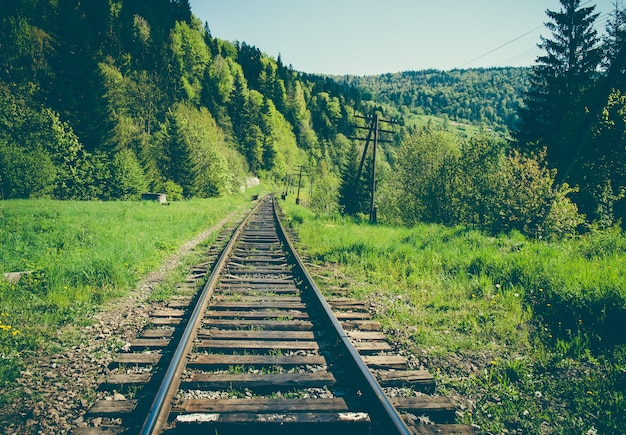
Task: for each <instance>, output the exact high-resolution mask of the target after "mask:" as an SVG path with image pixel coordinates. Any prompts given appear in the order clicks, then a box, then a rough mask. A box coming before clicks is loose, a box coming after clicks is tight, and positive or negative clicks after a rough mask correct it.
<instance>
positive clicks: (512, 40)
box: [461, 24, 543, 68]
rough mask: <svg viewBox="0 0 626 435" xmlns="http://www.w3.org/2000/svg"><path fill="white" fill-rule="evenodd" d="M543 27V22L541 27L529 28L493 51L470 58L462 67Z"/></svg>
mask: <svg viewBox="0 0 626 435" xmlns="http://www.w3.org/2000/svg"><path fill="white" fill-rule="evenodd" d="M541 28H543V24H542V25H541V26H539V27H535V28H534V29H532V30H529V31H528V32H526V33H524V34H523V35H520V36H518V37H516V38H514V39H511V40H510V41H508V42H505V43H504V44H502V45H500V46H498V47H496V48H494V49H493V50H491V51H488V52H487V53H485V54H482V55H480V56H478V57H477V58H475V59H472V60H470V61H469V62H466V63H464V64H463V65H461V68H463V67H464V66H467V65H469V64H471V63H474V62H476V61H477V60H479V59H482V58H483V57H485V56H488V55H490V54H491V53H493V52H494V51H498V50H500V49H501V48H502V47H506V46H507V45H509V44H512V43H513V42H515V41H517V40H518V39H521V38H523V37H524V36H526V35H529V34H531V33H533V32H536V31H537V30H539V29H541Z"/></svg>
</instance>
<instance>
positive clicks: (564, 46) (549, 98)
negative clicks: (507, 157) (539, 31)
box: [516, 0, 602, 181]
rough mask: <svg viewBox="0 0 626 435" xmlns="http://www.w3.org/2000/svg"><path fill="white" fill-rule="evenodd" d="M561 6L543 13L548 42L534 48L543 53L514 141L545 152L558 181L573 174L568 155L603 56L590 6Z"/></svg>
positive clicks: (564, 2) (565, 1) (571, 0)
mask: <svg viewBox="0 0 626 435" xmlns="http://www.w3.org/2000/svg"><path fill="white" fill-rule="evenodd" d="M560 2H561V10H560V11H559V12H554V11H550V10H548V11H546V14H547V15H548V17H549V18H550V19H551V21H550V22H548V23H546V27H547V28H548V30H550V31H551V32H552V38H551V39H548V38H544V37H542V38H541V41H542V42H541V44H539V47H540V48H542V49H543V50H545V54H544V55H542V56H540V57H539V58H538V59H537V64H536V65H535V66H534V67H533V71H532V74H531V77H530V88H529V91H528V92H527V94H526V95H525V98H524V104H525V107H524V108H522V109H521V110H520V128H519V129H518V131H517V134H516V136H517V137H516V139H517V141H518V144H519V145H520V146H521V148H522V149H525V150H527V151H528V150H532V151H537V150H540V149H541V148H543V147H546V148H547V152H548V155H547V160H548V163H549V164H550V165H551V166H552V167H554V168H556V169H557V170H558V175H557V176H558V178H559V180H561V181H563V180H566V179H568V178H569V176H570V175H571V174H572V173H575V172H576V170H575V168H574V162H572V159H571V156H572V154H573V151H574V149H575V147H576V146H577V143H576V140H577V135H578V134H580V131H579V128H578V126H580V125H582V124H583V123H584V121H585V118H586V116H587V115H586V107H587V104H588V103H589V98H590V97H591V96H592V95H593V90H594V86H595V83H596V76H597V69H598V66H599V65H600V62H601V60H602V51H601V48H600V46H599V38H598V35H597V31H596V30H595V29H594V23H595V21H596V18H597V17H598V14H597V13H594V9H595V6H589V7H581V0H560ZM576 175H580V174H576Z"/></svg>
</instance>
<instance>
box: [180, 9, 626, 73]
mask: <svg viewBox="0 0 626 435" xmlns="http://www.w3.org/2000/svg"><path fill="white" fill-rule="evenodd" d="M614 1H615V0H583V1H582V4H584V5H586V6H587V5H593V4H596V5H597V7H596V12H599V13H600V14H601V15H600V18H599V20H598V21H599V23H601V26H600V27H601V29H604V24H603V23H605V22H606V19H607V17H608V14H609V13H610V12H612V11H613V9H614V7H613V3H614ZM619 1H623V0H619ZM190 3H191V7H192V12H193V13H194V15H195V16H197V17H198V18H200V19H201V20H202V22H205V21H207V22H208V23H209V28H210V29H211V33H212V34H213V36H215V37H217V38H220V39H225V40H228V41H235V40H237V41H240V42H244V41H245V42H246V43H247V44H249V45H254V46H256V47H258V48H259V49H260V50H261V51H262V52H264V53H267V54H268V55H270V56H272V57H274V58H275V57H277V56H278V54H279V53H280V54H281V57H282V60H283V62H284V63H285V64H287V65H292V66H293V68H294V69H296V70H298V71H304V72H308V73H323V74H354V75H370V74H381V73H387V72H399V71H408V70H422V69H428V68H436V69H443V70H450V69H453V68H474V67H491V66H527V65H531V64H532V63H533V62H534V60H535V59H536V57H537V55H538V54H539V51H538V49H537V48H536V46H537V43H538V42H539V36H540V35H541V34H543V35H544V36H549V32H548V31H547V30H546V29H545V27H544V26H543V23H545V22H546V21H548V18H547V16H546V14H545V11H546V9H550V10H560V3H559V1H558V0H376V1H374V0H309V1H301V0H190ZM522 35H524V36H522ZM516 39H517V40H516ZM513 40H515V41H514V42H511V43H509V42H510V41H513ZM507 43H508V44H507ZM504 44H506V45H505V46H504V47H501V48H498V47H500V46H502V45H504ZM494 50H495V51H494ZM492 51H493V52H492ZM490 52H492V53H490ZM488 53H489V54H488Z"/></svg>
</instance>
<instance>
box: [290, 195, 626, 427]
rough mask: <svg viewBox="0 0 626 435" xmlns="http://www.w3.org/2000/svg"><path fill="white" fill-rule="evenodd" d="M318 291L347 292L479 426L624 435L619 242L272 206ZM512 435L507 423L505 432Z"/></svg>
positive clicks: (622, 254)
mask: <svg viewBox="0 0 626 435" xmlns="http://www.w3.org/2000/svg"><path fill="white" fill-rule="evenodd" d="M283 206H284V209H285V212H286V214H287V216H288V218H289V220H290V225H291V226H292V227H293V229H294V230H295V231H296V233H297V234H298V235H299V238H300V240H301V244H302V248H303V249H304V252H305V253H306V256H307V257H308V261H310V262H311V263H313V264H315V265H318V267H319V266H322V267H321V269H319V270H321V271H322V272H318V284H320V286H321V287H322V289H324V288H327V289H331V288H333V287H336V286H342V287H347V288H348V289H349V290H350V292H351V293H352V295H353V296H354V297H357V298H360V299H364V300H367V301H369V302H371V304H372V306H373V307H375V310H376V315H377V317H378V319H379V320H380V321H381V322H382V324H383V325H384V328H385V330H386V332H387V333H388V334H390V335H391V336H392V337H393V339H394V340H396V341H398V342H399V343H400V344H401V346H402V347H403V348H404V349H405V350H406V351H407V352H408V353H410V354H411V355H413V360H414V362H415V363H416V364H417V365H418V366H420V365H423V366H425V367H426V368H427V369H429V370H430V371H431V372H433V373H435V374H436V377H437V380H438V388H439V390H440V391H442V392H443V393H446V394H449V395H450V396H451V397H453V398H457V400H458V403H459V407H460V409H461V411H462V412H461V414H460V416H459V421H460V422H463V423H468V424H474V425H477V427H479V428H480V429H479V432H480V433H515V432H516V431H521V433H528V434H545V433H555V434H556V433H563V434H569V433H586V434H596V433H603V434H604V433H626V418H625V417H626V401H625V400H624V392H625V391H626V267H625V266H626V264H625V263H626V237H625V236H624V233H623V232H622V231H621V230H620V229H617V228H616V229H612V230H608V231H603V232H598V231H595V232H590V233H588V234H586V235H583V236H580V237H578V238H574V239H567V240H562V241H557V242H547V241H541V240H533V239H529V238H527V237H524V236H522V235H520V234H518V233H512V234H508V235H501V236H498V237H490V236H487V235H484V234H482V233H480V232H478V231H474V230H471V229H468V228H466V227H454V228H448V227H443V226H438V225H417V226H415V227H413V228H400V227H389V226H383V225H378V226H372V225H368V224H364V223H361V222H357V221H355V220H352V219H346V218H341V217H319V216H315V215H314V214H312V213H311V212H310V211H308V210H306V209H303V208H301V207H296V206H294V205H291V204H287V203H284V205H283ZM518 433H519V432H518Z"/></svg>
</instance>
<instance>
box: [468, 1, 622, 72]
mask: <svg viewBox="0 0 626 435" xmlns="http://www.w3.org/2000/svg"><path fill="white" fill-rule="evenodd" d="M592 1H594V0H587V1H585V2H583V3H581V5H580V7H584V6H586V5H588V4H589V3H591V2H592ZM610 15H611V13H609V12H605V13H602V14H600V15H599V16H598V18H597V19H596V20H595V22H594V25H593V27H594V29H595V30H596V31H598V32H602V31H603V30H604V28H605V27H606V23H607V22H608V20H609V19H610ZM601 26H604V27H601ZM544 27H545V23H544V24H542V25H540V26H537V27H535V28H534V29H531V30H529V31H528V32H526V33H524V34H522V35H519V36H517V37H515V38H513V39H511V40H510V41H507V42H505V43H504V44H501V45H499V46H498V47H496V48H494V49H492V50H489V51H488V52H486V53H484V54H481V55H480V56H478V57H476V58H474V59H472V60H470V61H469V62H466V63H464V64H463V65H461V66H460V67H459V68H464V67H466V66H467V65H470V64H472V63H474V62H476V61H477V60H480V59H482V58H484V57H486V56H488V55H490V54H492V53H494V52H496V51H498V50H500V49H502V48H504V47H506V46H507V45H510V44H512V43H513V42H515V41H517V40H519V39H521V38H523V37H525V36H528V35H530V34H531V33H533V32H536V31H537V30H539V29H542V28H544ZM541 51H542V50H541V49H540V48H538V47H535V48H531V49H528V50H526V51H524V52H522V53H519V54H517V55H515V56H513V57H511V58H509V59H507V60H506V61H504V62H502V64H504V65H507V64H509V62H511V64H512V63H513V62H514V63H516V64H522V63H526V61H528V60H530V59H536V58H537V57H538V55H539V54H540V53H541Z"/></svg>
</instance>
